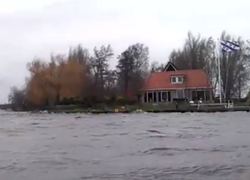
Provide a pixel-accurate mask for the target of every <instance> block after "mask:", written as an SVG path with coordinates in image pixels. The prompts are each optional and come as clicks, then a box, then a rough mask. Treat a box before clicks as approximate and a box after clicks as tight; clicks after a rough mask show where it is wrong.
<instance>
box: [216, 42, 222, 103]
mask: <svg viewBox="0 0 250 180" xmlns="http://www.w3.org/2000/svg"><path fill="white" fill-rule="evenodd" d="M217 46H218V56H217V66H218V85H219V98H220V104H221V103H222V97H221V95H222V94H221V72H220V53H221V46H220V39H218V43H217Z"/></svg>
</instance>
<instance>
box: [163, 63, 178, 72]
mask: <svg viewBox="0 0 250 180" xmlns="http://www.w3.org/2000/svg"><path fill="white" fill-rule="evenodd" d="M163 71H165V72H166V71H178V69H177V67H176V66H175V65H174V64H173V63H172V62H170V61H169V62H168V63H167V65H166V66H165V68H164V69H163Z"/></svg>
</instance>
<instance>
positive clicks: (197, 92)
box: [141, 62, 213, 103]
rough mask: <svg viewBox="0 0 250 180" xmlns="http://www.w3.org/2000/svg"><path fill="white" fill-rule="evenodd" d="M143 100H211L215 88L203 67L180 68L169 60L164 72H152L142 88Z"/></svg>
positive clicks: (145, 101)
mask: <svg viewBox="0 0 250 180" xmlns="http://www.w3.org/2000/svg"><path fill="white" fill-rule="evenodd" d="M141 92H142V102H144V103H147V102H155V103H157V102H172V101H173V99H184V98H187V99H188V100H193V101H195V100H203V101H211V100H212V92H213V88H212V86H211V83H210V80H209V77H208V76H207V75H206V73H205V72H204V71H203V70H202V69H189V70H178V69H177V67H176V66H175V65H174V64H173V63H171V62H169V63H168V64H167V65H166V67H165V68H164V70H163V72H155V73H151V74H150V75H149V77H148V78H147V79H146V81H145V83H144V85H143V87H142V89H141Z"/></svg>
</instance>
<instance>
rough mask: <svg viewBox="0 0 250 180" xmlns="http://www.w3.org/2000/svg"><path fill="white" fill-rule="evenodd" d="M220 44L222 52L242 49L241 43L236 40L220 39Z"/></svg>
mask: <svg viewBox="0 0 250 180" xmlns="http://www.w3.org/2000/svg"><path fill="white" fill-rule="evenodd" d="M220 45H221V50H222V52H232V51H237V50H239V49H240V45H239V43H238V42H236V41H225V40H220Z"/></svg>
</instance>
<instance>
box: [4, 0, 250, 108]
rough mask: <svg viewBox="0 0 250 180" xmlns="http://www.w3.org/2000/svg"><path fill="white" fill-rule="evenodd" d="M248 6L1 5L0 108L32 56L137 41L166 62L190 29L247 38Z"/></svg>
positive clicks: (153, 2)
mask: <svg viewBox="0 0 250 180" xmlns="http://www.w3.org/2000/svg"><path fill="white" fill-rule="evenodd" d="M249 7H250V1H247V0H238V1H228V0H216V1H215V0H202V1H198V0H133V1H132V0H8V1H7V0H0V87H1V90H0V103H4V102H7V95H8V92H9V88H10V87H11V86H14V85H17V86H19V87H20V86H21V85H22V84H23V83H24V79H25V77H26V76H28V73H27V70H26V63H27V62H29V61H31V60H32V59H33V58H34V57H35V56H36V57H41V58H48V57H49V55H50V53H67V50H68V48H69V47H70V46H75V45H77V44H79V43H81V44H82V46H83V47H86V48H89V49H91V48H93V47H94V46H97V47H98V46H101V45H103V44H104V45H107V44H109V43H110V44H111V45H112V47H113V49H114V51H115V54H119V53H120V52H121V51H123V50H125V49H126V48H127V47H128V46H129V45H130V44H132V43H136V42H141V43H145V44H146V45H148V46H149V47H150V59H151V61H154V60H157V61H160V62H166V61H168V56H169V53H170V51H171V50H172V49H174V48H179V47H181V46H182V45H183V43H184V41H185V38H186V36H187V32H188V31H189V30H190V31H192V32H193V33H194V34H198V33H201V35H203V36H213V37H214V38H217V37H219V35H220V34H221V32H222V31H223V30H226V31H227V32H228V33H230V34H232V35H236V36H242V37H243V38H250V23H249V17H250V11H249ZM115 63H116V60H115V59H114V60H113V61H112V62H111V64H112V65H113V66H114V64H115Z"/></svg>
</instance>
